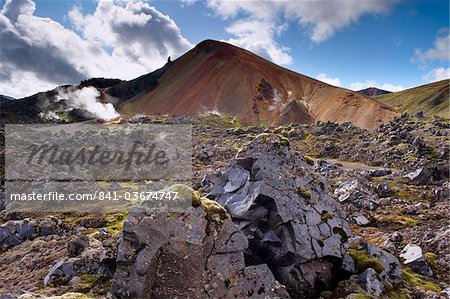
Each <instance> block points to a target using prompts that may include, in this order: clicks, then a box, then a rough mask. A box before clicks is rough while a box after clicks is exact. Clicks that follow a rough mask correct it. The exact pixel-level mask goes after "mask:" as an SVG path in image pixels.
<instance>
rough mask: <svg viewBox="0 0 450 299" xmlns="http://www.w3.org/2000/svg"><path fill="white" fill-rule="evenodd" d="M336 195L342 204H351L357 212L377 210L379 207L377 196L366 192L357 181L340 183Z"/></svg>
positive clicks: (335, 191)
mask: <svg viewBox="0 0 450 299" xmlns="http://www.w3.org/2000/svg"><path fill="white" fill-rule="evenodd" d="M334 195H336V196H337V197H338V200H339V201H340V202H341V203H346V202H350V203H351V206H352V207H354V209H355V210H361V209H368V210H375V209H376V208H378V206H379V203H378V200H377V199H376V198H375V196H373V195H372V194H371V193H370V191H369V190H366V188H364V186H363V185H362V184H361V183H360V182H358V180H357V179H350V180H348V181H345V182H342V183H340V184H339V185H338V187H337V188H336V189H335V190H334Z"/></svg>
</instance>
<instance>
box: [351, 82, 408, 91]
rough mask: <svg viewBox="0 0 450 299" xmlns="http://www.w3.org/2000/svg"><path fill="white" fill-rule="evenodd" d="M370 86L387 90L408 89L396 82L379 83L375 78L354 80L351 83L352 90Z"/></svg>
mask: <svg viewBox="0 0 450 299" xmlns="http://www.w3.org/2000/svg"><path fill="white" fill-rule="evenodd" d="M369 87H376V88H378V89H383V90H387V91H392V92H395V91H401V90H404V89H406V87H403V86H401V85H395V84H390V83H384V84H379V83H378V82H377V81H375V80H367V81H366V82H359V81H357V82H353V83H351V84H350V89H352V90H356V91H358V90H362V89H366V88H369Z"/></svg>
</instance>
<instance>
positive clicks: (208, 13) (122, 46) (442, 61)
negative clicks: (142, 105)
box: [0, 0, 450, 96]
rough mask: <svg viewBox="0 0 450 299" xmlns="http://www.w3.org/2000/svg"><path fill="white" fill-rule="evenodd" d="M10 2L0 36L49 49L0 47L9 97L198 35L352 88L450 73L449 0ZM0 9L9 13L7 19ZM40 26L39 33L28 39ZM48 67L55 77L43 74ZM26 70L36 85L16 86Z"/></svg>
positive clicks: (103, 72)
mask: <svg viewBox="0 0 450 299" xmlns="http://www.w3.org/2000/svg"><path fill="white" fill-rule="evenodd" d="M8 2H9V3H8ZM6 4H7V5H5V0H2V1H0V7H3V9H2V11H1V13H0V28H1V27H6V28H8V30H10V31H14V32H15V34H16V35H15V36H14V38H12V37H11V35H8V36H3V37H2V36H1V35H0V42H2V41H3V42H4V41H5V40H6V41H7V42H8V43H9V44H17V47H19V48H20V49H21V51H23V52H24V53H27V54H26V55H29V56H34V55H33V53H41V52H44V50H47V52H48V55H46V54H42V55H36V56H38V57H39V59H42V61H34V60H33V59H30V58H28V60H29V61H32V62H31V63H30V65H27V64H26V63H24V61H23V60H24V59H23V57H22V58H19V57H15V56H14V54H13V52H12V51H7V50H8V49H7V50H5V51H1V52H0V58H1V60H2V61H6V60H5V59H7V60H8V61H9V63H3V64H2V63H0V76H2V75H3V77H5V78H9V81H8V80H3V83H0V93H4V94H10V95H13V96H21V95H22V96H23V95H25V94H27V93H31V92H34V91H36V90H35V89H37V88H40V89H41V90H42V88H44V89H45V88H51V87H52V86H54V85H58V84H64V83H69V84H73V83H77V80H79V79H80V78H81V79H82V78H83V77H90V76H104V77H119V78H122V79H131V78H133V77H136V76H139V75H141V74H143V73H146V72H149V71H152V70H154V69H155V68H157V67H160V66H162V64H164V62H165V61H166V59H167V56H168V55H171V56H172V57H177V56H179V55H181V54H183V53H184V52H185V51H187V50H189V49H190V48H192V47H193V46H195V44H197V43H198V42H200V41H202V40H204V39H216V40H224V41H228V42H231V43H233V44H235V45H237V46H241V47H244V48H247V49H249V50H251V51H253V52H255V53H257V54H258V55H261V56H263V57H265V58H267V59H269V60H272V61H274V62H275V63H278V64H281V65H283V66H285V67H288V68H290V69H292V70H294V71H297V72H299V73H302V74H305V75H308V76H311V77H315V78H318V79H320V80H323V81H326V82H328V83H331V84H334V85H338V86H343V87H346V88H350V89H362V88H365V87H368V86H373V85H375V86H377V87H380V88H385V89H388V90H394V91H395V90H401V89H404V88H408V87H412V86H417V85H422V84H425V83H427V82H432V81H436V80H439V79H444V78H448V76H449V73H450V69H449V57H448V55H449V54H448V52H449V41H450V38H449V31H448V28H449V1H447V0H443V1H440V0H431V1H430V0H428V1H415V0H413V1H409V0H403V1H402V0H361V1H354V0H352V1H347V0H344V1H341V0H335V1H332V0H326V1H325V0H315V1H314V0H311V1H286V2H283V1H264V2H254V1H241V2H240V1H219V0H206V1H195V0H183V1H148V2H145V3H144V2H141V1H134V3H131V2H128V3H126V2H125V1H114V2H112V1H104V0H101V1H92V0H82V1H80V0H78V1H56V0H36V1H31V0H8V1H6ZM2 15H3V16H4V17H6V18H8V20H7V21H4V22H3V23H2V21H1V20H2V19H1V17H2ZM22 16H24V17H22ZM5 20H6V19H5ZM5 24H6V25H5ZM32 24H34V25H32ZM40 29H42V30H40ZM36 30H38V32H39V33H37V34H36ZM16 31H17V32H16ZM39 34H41V35H40V36H39ZM36 35H38V36H39V42H37V41H35V42H34V41H33V40H34V39H37V37H36ZM58 36H60V37H61V38H60V39H59V40H58ZM30 40H31V41H30ZM43 40H44V41H43ZM61 40H67V42H66V43H63V42H61ZM72 41H73V42H72ZM27 47H28V48H27ZM46 47H47V48H46ZM16 52H17V51H16ZM1 53H6V54H3V55H4V56H5V57H2V54H1ZM6 55H10V56H6ZM22 56H23V54H22ZM41 56H42V57H41ZM52 60H53V61H52ZM38 62H39V64H38ZM118 64H119V66H118ZM43 65H49V68H48V69H46V68H45V67H43ZM57 68H58V69H57ZM59 68H60V69H61V70H59ZM46 71H48V72H54V76H50V75H48V76H45V77H44V78H43V77H42V73H44V72H46ZM22 78H26V79H27V81H33V80H34V82H35V84H28V85H27V84H22V85H27V86H25V87H23V86H22V87H19V83H20V82H19V81H20V80H21V79H22ZM14 85H17V86H14Z"/></svg>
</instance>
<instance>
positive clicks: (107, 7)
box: [0, 0, 192, 97]
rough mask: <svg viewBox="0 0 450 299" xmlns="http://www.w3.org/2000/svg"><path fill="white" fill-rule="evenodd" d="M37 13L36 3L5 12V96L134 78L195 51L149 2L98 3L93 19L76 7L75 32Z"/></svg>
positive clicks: (0, 39) (0, 37) (1, 77)
mask: <svg viewBox="0 0 450 299" xmlns="http://www.w3.org/2000/svg"><path fill="white" fill-rule="evenodd" d="M34 10H35V5H34V3H33V2H32V1H31V0H20V1H16V0H14V1H12V0H11V1H7V2H6V3H5V5H4V6H3V8H2V10H1V13H0V82H1V83H0V93H1V94H6V95H11V96H15V97H22V96H26V95H30V94H31V93H35V92H37V91H42V90H46V89H48V88H49V86H53V87H55V86H56V85H60V84H75V83H79V82H80V81H81V80H83V79H85V78H89V77H96V76H101V77H116V78H117V77H119V78H121V79H131V78H134V77H136V76H139V75H142V74H144V73H147V72H149V71H151V70H154V69H155V68H157V67H161V66H162V65H163V64H164V63H165V62H166V60H167V57H168V56H172V58H175V57H176V56H178V55H180V54H182V53H184V52H185V51H187V50H188V49H189V48H191V47H192V45H191V44H190V43H189V42H188V41H187V40H186V39H185V38H184V37H183V36H182V35H181V33H180V30H179V28H178V27H177V25H176V24H175V22H174V21H173V20H172V19H171V18H170V17H168V16H166V15H164V14H162V13H160V12H159V11H157V10H156V9H155V8H153V7H151V6H149V5H148V4H147V3H144V2H139V1H135V2H124V3H120V2H118V1H116V2H113V1H108V0H99V1H98V4H97V9H96V11H95V12H94V13H93V14H88V15H83V14H82V12H81V11H80V10H79V9H77V8H74V9H72V10H71V11H70V12H69V17H70V18H69V19H70V20H71V22H72V24H73V25H74V27H75V30H76V31H73V30H71V29H68V28H65V27H64V26H63V25H61V24H59V23H58V22H55V21H53V20H52V19H49V18H41V17H37V16H34V15H33V13H34ZM28 80H30V82H29V81H28Z"/></svg>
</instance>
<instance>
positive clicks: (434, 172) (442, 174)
mask: <svg viewBox="0 0 450 299" xmlns="http://www.w3.org/2000/svg"><path fill="white" fill-rule="evenodd" d="M449 175H450V164H449V163H448V162H445V163H438V164H435V165H432V166H426V167H421V168H418V169H416V170H415V171H412V172H409V173H407V174H405V175H404V177H405V178H408V179H409V182H410V183H411V184H415V185H426V184H430V183H438V182H441V181H443V180H448V178H449Z"/></svg>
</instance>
